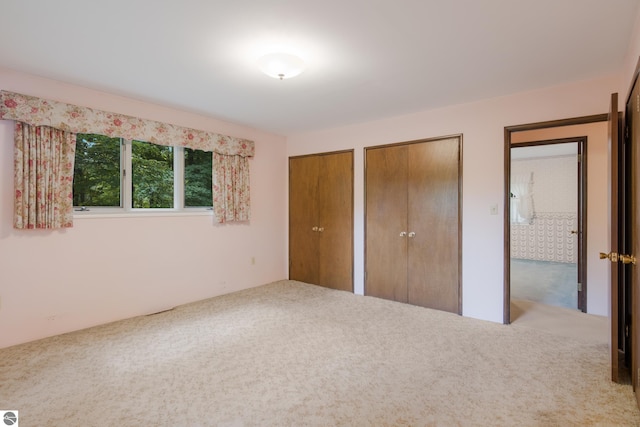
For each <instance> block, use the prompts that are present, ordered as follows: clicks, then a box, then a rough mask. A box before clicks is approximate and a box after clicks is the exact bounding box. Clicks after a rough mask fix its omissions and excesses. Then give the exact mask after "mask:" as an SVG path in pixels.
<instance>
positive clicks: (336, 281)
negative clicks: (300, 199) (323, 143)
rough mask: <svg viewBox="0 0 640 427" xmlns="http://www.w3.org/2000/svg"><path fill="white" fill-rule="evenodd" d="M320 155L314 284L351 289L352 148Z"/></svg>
mask: <svg viewBox="0 0 640 427" xmlns="http://www.w3.org/2000/svg"><path fill="white" fill-rule="evenodd" d="M320 157H321V158H322V173H321V175H320V180H319V184H318V197H317V199H318V204H319V206H318V212H319V223H318V227H319V228H320V231H319V232H318V233H317V234H318V236H317V237H318V243H319V246H318V247H319V269H318V273H319V278H318V284H319V285H322V286H326V287H329V288H333V289H339V290H344V291H350V292H353V152H351V151H350V152H344V153H335V154H330V155H325V156H320Z"/></svg>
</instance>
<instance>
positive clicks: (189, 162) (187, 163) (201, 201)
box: [184, 148, 213, 207]
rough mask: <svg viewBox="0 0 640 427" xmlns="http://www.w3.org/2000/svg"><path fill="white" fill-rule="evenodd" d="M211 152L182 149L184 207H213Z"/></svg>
mask: <svg viewBox="0 0 640 427" xmlns="http://www.w3.org/2000/svg"><path fill="white" fill-rule="evenodd" d="M212 161H213V157H212V154H211V152H209V151H202V150H192V149H190V148H185V149H184V206H185V207H210V206H213V194H212V189H211V185H212V184H211V173H212V171H211V167H212V165H211V163H212Z"/></svg>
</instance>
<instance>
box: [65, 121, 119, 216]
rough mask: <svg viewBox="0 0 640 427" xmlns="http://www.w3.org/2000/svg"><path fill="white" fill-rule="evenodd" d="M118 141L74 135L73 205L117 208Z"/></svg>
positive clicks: (101, 136) (96, 136)
mask: <svg viewBox="0 0 640 427" xmlns="http://www.w3.org/2000/svg"><path fill="white" fill-rule="evenodd" d="M120 158H121V156H120V138H110V137H108V136H104V135H96V134H81V133H79V134H77V135H76V158H75V165H74V172H73V205H74V206H116V207H118V206H121V204H120V194H121V192H120Z"/></svg>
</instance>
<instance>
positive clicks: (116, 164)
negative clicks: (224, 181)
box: [73, 134, 213, 212]
mask: <svg viewBox="0 0 640 427" xmlns="http://www.w3.org/2000/svg"><path fill="white" fill-rule="evenodd" d="M211 175H212V153H210V152H206V151H201V150H192V149H189V148H182V147H167V146H162V145H156V144H151V143H148V142H144V141H135V140H134V141H128V140H123V139H121V138H110V137H108V136H104V135H96V134H78V135H77V136H76V159H75V170H74V177H73V205H74V206H75V207H76V211H81V210H89V211H98V212H104V211H123V210H124V211H131V210H140V209H143V210H152V209H165V210H166V209H171V210H182V209H184V208H211V206H212V199H213V196H212V187H211V182H212V176H211Z"/></svg>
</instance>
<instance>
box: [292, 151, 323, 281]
mask: <svg viewBox="0 0 640 427" xmlns="http://www.w3.org/2000/svg"><path fill="white" fill-rule="evenodd" d="M321 163H322V160H321V158H320V157H319V156H306V157H294V158H290V159H289V279H291V280H299V281H301V282H306V283H316V282H317V279H318V232H317V231H313V227H317V226H318V204H317V197H316V194H317V192H318V176H319V175H320V166H321Z"/></svg>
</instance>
